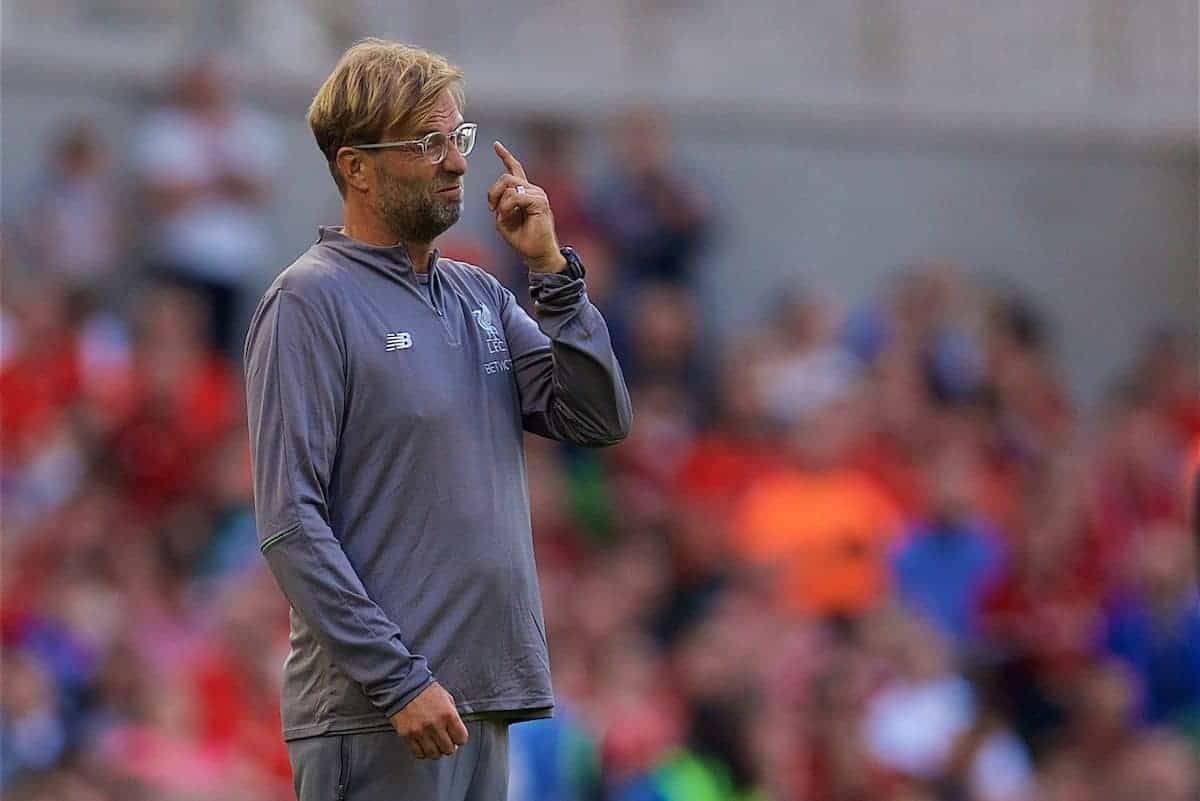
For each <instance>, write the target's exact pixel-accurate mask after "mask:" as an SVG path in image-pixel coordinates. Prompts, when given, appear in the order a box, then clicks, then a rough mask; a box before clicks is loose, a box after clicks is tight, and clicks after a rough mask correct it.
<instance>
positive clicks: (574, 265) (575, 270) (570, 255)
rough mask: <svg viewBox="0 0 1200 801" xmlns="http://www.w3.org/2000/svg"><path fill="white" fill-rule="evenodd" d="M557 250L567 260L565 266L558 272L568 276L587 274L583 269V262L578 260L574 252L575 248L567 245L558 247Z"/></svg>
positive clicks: (574, 276) (575, 276)
mask: <svg viewBox="0 0 1200 801" xmlns="http://www.w3.org/2000/svg"><path fill="white" fill-rule="evenodd" d="M558 252H559V253H561V254H562V255H563V258H564V259H566V260H567V266H566V267H565V268H564V269H563V270H562V271H561V272H560V273H559V275H565V276H567V277H568V278H583V277H584V276H585V275H587V270H585V269H583V262H582V261H580V260H579V254H578V253H576V252H575V248H573V247H571V246H570V245H567V246H565V247H561V248H559V249H558Z"/></svg>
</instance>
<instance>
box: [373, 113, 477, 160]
mask: <svg viewBox="0 0 1200 801" xmlns="http://www.w3.org/2000/svg"><path fill="white" fill-rule="evenodd" d="M478 128H479V126H478V125H476V124H475V123H473V122H464V123H463V124H461V125H459V126H458V127H457V128H455V129H454V130H453V131H451V132H450V133H448V134H445V133H442V132H441V131H434V132H433V133H431V134H426V135H425V136H422V137H421V138H420V139H408V140H405V141H402V142H376V143H375V144H372V145H350V147H353V148H356V149H358V150H384V149H385V148H391V147H402V148H405V149H407V150H413V151H415V152H418V153H420V154H421V155H422V156H424V157H425V158H426V159H427V160H428V161H429V163H430V164H441V163H442V162H443V161H445V160H446V154H447V153H449V152H450V143H451V142H453V143H454V149H455V150H457V151H458V152H459V153H461V154H463V155H464V156H469V155H471V151H472V150H474V149H475V131H476V130H477V129H478Z"/></svg>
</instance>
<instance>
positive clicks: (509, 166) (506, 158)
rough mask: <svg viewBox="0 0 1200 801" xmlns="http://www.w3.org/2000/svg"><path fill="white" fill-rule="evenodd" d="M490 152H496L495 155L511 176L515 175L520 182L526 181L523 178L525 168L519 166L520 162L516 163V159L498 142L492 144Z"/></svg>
mask: <svg viewBox="0 0 1200 801" xmlns="http://www.w3.org/2000/svg"><path fill="white" fill-rule="evenodd" d="M492 150H495V151H496V155H497V156H499V157H500V160H501V161H502V162H504V169H506V170H508V172H509V173H510V174H511V175H515V176H517V177H518V178H520V179H521V180H522V181H526V180H528V178H526V177H525V168H524V167H522V166H521V162H519V161H517V157H516V156H514V155H513V154H512V153H509V152H508V148H507V147H505V146H504V145H502V144H501V143H500V142H492Z"/></svg>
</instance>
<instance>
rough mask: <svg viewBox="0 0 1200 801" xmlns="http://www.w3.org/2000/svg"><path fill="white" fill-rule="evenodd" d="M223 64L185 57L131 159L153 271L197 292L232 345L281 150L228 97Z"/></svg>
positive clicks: (264, 245)
mask: <svg viewBox="0 0 1200 801" xmlns="http://www.w3.org/2000/svg"><path fill="white" fill-rule="evenodd" d="M227 71H228V70H227V69H226V68H225V67H224V65H223V64H222V63H221V62H220V61H219V60H217V59H215V58H212V57H208V58H203V59H200V60H198V61H196V62H194V63H191V64H189V65H187V67H186V68H185V69H184V70H183V71H182V73H181V75H180V78H179V85H178V87H177V89H176V91H175V93H174V97H175V99H176V101H177V102H176V103H175V104H173V105H172V106H170V107H167V108H164V109H161V110H159V111H156V112H155V113H153V114H152V115H151V116H150V118H149V119H148V120H147V122H146V124H145V126H144V128H143V129H142V131H141V132H140V133H139V142H138V147H137V148H136V150H135V152H136V153H137V154H138V157H137V163H136V164H135V167H136V169H137V173H138V177H139V179H140V181H141V183H142V186H143V189H144V190H145V193H146V204H147V207H148V208H149V209H150V210H151V212H152V214H151V222H150V226H149V229H148V236H149V242H148V244H149V248H150V260H151V265H150V266H151V268H152V270H153V271H154V273H155V274H156V277H158V278H161V279H165V280H166V281H168V282H170V283H173V284H178V285H180V286H183V287H184V288H186V289H188V290H189V291H191V292H193V293H194V294H196V295H197V296H198V297H199V298H200V299H201V300H203V301H204V303H205V305H206V307H207V310H208V316H209V336H210V338H211V340H212V344H213V346H214V347H216V348H218V349H219V350H221V351H223V352H227V353H232V352H233V351H234V350H235V349H236V347H237V341H238V340H239V339H240V336H239V332H240V330H241V329H240V328H239V326H241V325H242V324H243V318H242V316H241V315H242V314H244V310H243V309H242V308H241V306H242V304H243V302H244V298H243V297H242V292H243V286H244V285H245V284H246V283H247V280H248V279H257V278H258V277H259V274H260V271H261V270H262V268H263V265H264V264H265V263H266V255H267V252H268V247H269V245H270V239H271V232H270V226H269V224H268V222H267V214H266V205H267V200H268V196H269V195H270V193H271V186H272V183H273V179H274V176H275V172H276V167H277V166H278V163H279V155H280V152H279V145H278V142H279V137H278V134H277V132H276V130H275V126H274V125H273V124H271V122H270V121H269V120H268V119H266V118H265V117H263V116H262V115H260V114H258V113H256V112H254V111H252V110H250V109H247V108H245V107H243V106H242V105H241V104H239V103H238V102H237V101H236V100H235V98H234V97H233V96H232V95H231V93H230V92H229V86H230V81H229V80H228V78H227V76H226V74H225V73H226V72H227Z"/></svg>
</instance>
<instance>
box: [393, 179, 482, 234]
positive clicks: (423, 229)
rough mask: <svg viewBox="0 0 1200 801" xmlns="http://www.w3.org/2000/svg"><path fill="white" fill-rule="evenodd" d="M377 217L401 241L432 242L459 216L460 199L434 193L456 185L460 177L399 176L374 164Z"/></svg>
mask: <svg viewBox="0 0 1200 801" xmlns="http://www.w3.org/2000/svg"><path fill="white" fill-rule="evenodd" d="M375 176H376V178H377V180H378V186H379V201H378V205H377V208H378V212H379V217H380V219H381V220H383V222H384V223H385V224H386V225H387V227H388V229H389V230H390V231H391V232H392V233H393V234H395V235H396V238H397V239H399V240H401V241H404V242H432V241H433V240H434V239H436V238H437V237H438V236H439V235H441V234H442V233H443V232H445V231H446V229H448V228H449V227H450V226H452V225H454V224H455V223H456V222H458V218H459V216H460V215H462V208H463V201H462V199H461V198H458V199H455V200H443V199H441V198H439V197H437V196H436V195H435V194H434V193H435V192H436V191H437V190H439V189H445V188H446V187H449V186H457V185H460V184H461V183H462V180H461V179H460V178H458V177H456V176H452V175H450V174H449V173H447V174H445V175H444V176H443V177H442V179H441V180H437V181H435V182H434V183H426V182H425V181H424V180H422V179H418V178H413V179H408V180H405V179H401V178H397V177H396V176H394V175H392V174H391V173H389V172H387V171H386V170H384V169H383V168H382V167H376V170H375Z"/></svg>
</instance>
